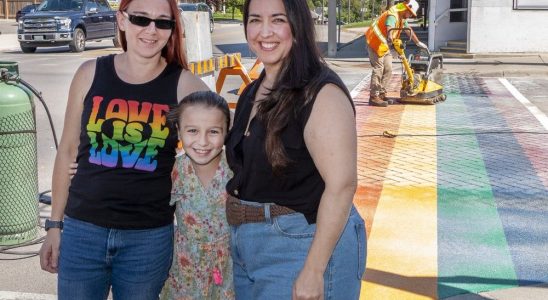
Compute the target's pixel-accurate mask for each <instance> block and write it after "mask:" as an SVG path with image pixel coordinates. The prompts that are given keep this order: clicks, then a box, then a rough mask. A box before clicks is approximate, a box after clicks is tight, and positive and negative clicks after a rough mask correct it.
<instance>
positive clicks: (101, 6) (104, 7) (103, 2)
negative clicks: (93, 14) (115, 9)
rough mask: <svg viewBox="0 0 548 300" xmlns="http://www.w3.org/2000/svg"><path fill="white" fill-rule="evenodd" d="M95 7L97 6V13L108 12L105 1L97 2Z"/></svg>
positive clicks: (98, 0) (99, 0)
mask: <svg viewBox="0 0 548 300" xmlns="http://www.w3.org/2000/svg"><path fill="white" fill-rule="evenodd" d="M97 5H98V6H99V11H110V8H109V6H108V3H107V0H97Z"/></svg>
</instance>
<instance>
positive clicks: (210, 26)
mask: <svg viewBox="0 0 548 300" xmlns="http://www.w3.org/2000/svg"><path fill="white" fill-rule="evenodd" d="M213 28H215V22H214V21H213V20H209V32H211V33H213Z"/></svg>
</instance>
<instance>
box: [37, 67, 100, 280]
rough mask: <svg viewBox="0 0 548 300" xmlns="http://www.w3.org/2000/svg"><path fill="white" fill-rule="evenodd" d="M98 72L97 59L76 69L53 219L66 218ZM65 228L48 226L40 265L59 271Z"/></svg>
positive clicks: (56, 172)
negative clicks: (87, 105) (89, 95)
mask: <svg viewBox="0 0 548 300" xmlns="http://www.w3.org/2000/svg"><path fill="white" fill-rule="evenodd" d="M94 74H95V60H93V61H87V62H85V63H83V64H82V65H81V66H80V68H79V69H78V70H77V71H76V74H75V75H74V78H73V79H72V83H71V85H70V90H69V96H68V101H67V109H66V112H65V122H64V126H63V135H62V136H61V141H60V143H59V149H57V155H56V156H55V164H54V166H53V176H52V188H51V195H52V202H51V218H50V219H51V220H53V221H62V220H63V215H64V211H65V206H66V204H67V198H68V189H69V186H70V178H71V174H69V173H68V172H67V170H68V169H69V168H70V164H71V163H72V162H74V160H75V159H76V155H77V154H78V145H79V144H80V121H81V117H82V111H83V106H84V105H83V104H84V97H85V95H86V93H87V92H88V90H89V88H90V87H91V83H92V81H93V76H94ZM60 241H61V230H60V229H57V228H51V229H49V230H48V232H47V235H46V240H45V241H44V243H43V244H42V247H41V248H40V266H41V267H42V269H43V270H45V271H48V272H50V273H57V266H58V264H57V263H58V258H59V244H60Z"/></svg>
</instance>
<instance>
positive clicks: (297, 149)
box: [226, 70, 353, 224]
mask: <svg viewBox="0 0 548 300" xmlns="http://www.w3.org/2000/svg"><path fill="white" fill-rule="evenodd" d="M327 72H328V74H327V75H326V76H325V79H324V80H323V81H321V84H319V85H317V88H316V89H315V90H314V91H313V99H314V100H315V99H316V96H317V94H318V93H319V91H320V90H321V88H322V87H323V86H325V85H326V84H328V83H332V84H335V85H337V86H338V87H339V88H340V89H341V90H343V92H345V93H346V95H347V97H348V99H349V101H351V100H350V99H352V97H351V96H350V93H349V92H348V89H347V88H346V86H345V85H344V83H343V82H342V80H341V79H340V78H339V76H338V75H337V74H335V73H334V72H333V71H332V70H327ZM263 77H264V72H263V74H262V75H261V77H260V78H259V79H258V80H256V81H255V82H253V83H252V84H251V85H249V86H248V87H247V88H246V90H245V91H244V92H243V93H242V95H241V96H240V99H239V100H238V105H237V107H236V112H235V114H234V124H233V126H232V129H231V130H230V133H229V135H228V137H227V142H226V157H227V161H228V163H229V166H230V169H232V171H233V172H234V177H233V178H232V179H231V180H230V181H229V182H228V183H227V191H228V193H230V194H231V195H233V196H235V197H237V198H240V199H243V200H246V201H254V202H260V203H276V204H279V205H283V206H286V207H289V208H292V209H293V210H295V211H298V212H300V213H302V214H304V216H305V217H306V219H307V221H308V223H310V224H312V223H316V215H317V212H318V206H319V204H320V199H321V197H322V194H323V191H324V189H325V183H324V181H323V179H322V177H321V176H320V173H319V172H318V169H317V168H316V165H315V164H314V161H313V160H312V157H311V156H310V153H309V152H308V149H307V148H306V144H305V142H304V128H305V126H306V123H307V122H308V119H309V117H310V114H311V113H312V108H313V106H314V101H310V102H309V103H308V104H307V105H305V106H304V107H303V108H302V109H301V110H300V112H299V114H298V115H297V116H296V117H295V118H293V119H292V120H290V122H289V124H288V126H287V127H286V128H285V129H284V130H283V132H282V134H281V139H282V143H283V145H284V148H285V152H286V154H287V156H288V158H289V160H290V161H291V163H290V164H289V166H288V167H287V168H286V169H284V170H283V174H282V175H281V176H276V175H274V173H273V171H272V167H271V166H270V163H269V162H268V158H267V156H266V152H265V146H264V145H265V138H266V130H267V129H266V128H265V126H264V124H263V123H262V122H260V121H259V120H258V119H257V118H254V119H253V120H252V121H251V123H250V124H249V131H250V134H249V136H245V137H244V131H245V128H246V126H247V122H248V120H249V116H250V115H251V109H252V107H253V100H254V99H255V94H256V92H257V87H258V86H259V85H260V83H261V81H262V79H263ZM351 103H352V102H351ZM352 105H353V104H352Z"/></svg>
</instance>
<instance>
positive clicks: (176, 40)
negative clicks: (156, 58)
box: [118, 0, 188, 70]
mask: <svg viewBox="0 0 548 300" xmlns="http://www.w3.org/2000/svg"><path fill="white" fill-rule="evenodd" d="M131 1H133V0H122V1H121V2H120V7H119V11H126V9H127V8H128V6H129V4H130V3H131ZM166 1H167V2H168V3H169V8H170V11H171V15H172V16H173V18H174V21H175V27H174V28H173V29H172V30H171V36H170V37H169V40H168V41H167V44H166V45H165V47H164V48H163V49H162V57H164V58H165V60H166V62H167V63H168V64H171V63H174V64H177V65H179V66H180V67H181V68H183V69H185V70H188V62H187V60H186V54H185V51H184V47H183V25H182V21H181V16H180V12H179V8H178V7H177V2H176V1H175V0H166ZM118 37H119V39H120V44H122V48H123V49H124V51H127V40H126V34H125V32H123V31H121V30H120V29H118Z"/></svg>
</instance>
